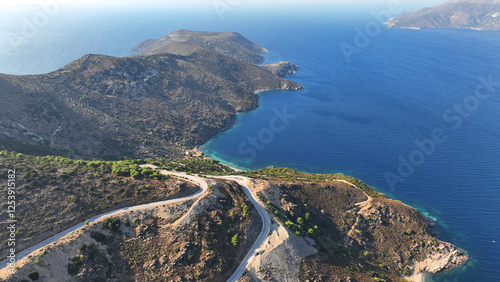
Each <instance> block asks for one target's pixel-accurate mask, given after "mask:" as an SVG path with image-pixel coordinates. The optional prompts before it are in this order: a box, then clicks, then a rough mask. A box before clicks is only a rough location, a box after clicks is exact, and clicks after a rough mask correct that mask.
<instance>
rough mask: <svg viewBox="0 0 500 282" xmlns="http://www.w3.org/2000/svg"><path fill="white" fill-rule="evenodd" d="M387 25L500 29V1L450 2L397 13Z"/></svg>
mask: <svg viewBox="0 0 500 282" xmlns="http://www.w3.org/2000/svg"><path fill="white" fill-rule="evenodd" d="M387 25H388V27H389V28H416V29H421V28H465V29H478V30H500V1H499V0H455V1H449V2H446V3H444V4H441V5H439V6H437V7H431V8H425V9H422V10H419V11H415V12H411V13H404V14H401V15H398V16H396V17H394V18H392V19H391V20H390V21H389V22H387Z"/></svg>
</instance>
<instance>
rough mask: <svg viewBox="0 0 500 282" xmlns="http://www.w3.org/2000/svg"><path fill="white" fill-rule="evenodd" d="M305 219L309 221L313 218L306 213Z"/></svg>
mask: <svg viewBox="0 0 500 282" xmlns="http://www.w3.org/2000/svg"><path fill="white" fill-rule="evenodd" d="M304 218H305V220H309V219H310V218H311V215H310V214H309V213H308V212H306V214H305V216H304Z"/></svg>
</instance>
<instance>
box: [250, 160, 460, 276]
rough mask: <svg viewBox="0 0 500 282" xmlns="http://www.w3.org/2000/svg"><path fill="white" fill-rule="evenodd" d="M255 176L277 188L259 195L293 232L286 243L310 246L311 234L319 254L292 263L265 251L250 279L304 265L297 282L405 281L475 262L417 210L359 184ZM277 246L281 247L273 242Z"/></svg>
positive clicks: (279, 172)
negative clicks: (437, 235)
mask: <svg viewBox="0 0 500 282" xmlns="http://www.w3.org/2000/svg"><path fill="white" fill-rule="evenodd" d="M250 174H251V176H252V177H257V178H263V179H266V180H267V181H268V182H269V183H268V184H265V182H266V181H264V183H261V184H259V185H257V186H259V187H258V188H255V189H256V190H257V191H259V192H258V195H259V197H260V198H261V200H262V202H264V203H267V206H268V210H269V211H270V212H271V214H274V215H275V217H274V220H275V221H276V222H277V223H278V224H279V225H280V226H286V227H287V228H288V230H289V233H288V235H287V236H285V237H287V238H290V239H287V240H285V241H283V242H282V243H281V244H285V245H286V244H289V243H287V242H290V241H293V242H295V243H293V244H299V245H300V244H302V245H304V244H305V245H306V246H307V245H308V244H306V243H298V242H300V239H299V238H304V237H302V236H305V235H307V236H308V237H310V238H312V239H314V241H315V244H314V245H313V246H314V247H316V248H317V250H318V252H317V253H316V254H314V253H313V254H312V255H309V256H285V255H277V254H279V248H277V247H276V246H274V247H272V248H270V249H269V250H262V251H263V255H262V256H263V257H264V258H263V259H260V260H257V261H256V262H255V263H254V268H253V270H252V271H250V272H249V273H248V274H247V278H252V279H257V280H258V281H273V279H272V278H271V277H282V275H283V273H290V272H293V270H290V269H287V268H286V266H283V265H282V266H279V264H278V265H276V264H272V263H267V266H266V264H263V263H262V261H264V262H265V261H268V262H269V261H273V259H274V260H285V261H286V260H287V259H291V260H293V258H295V259H299V261H300V263H299V264H300V267H299V269H298V274H297V278H295V279H296V280H292V281H402V280H404V277H407V278H408V277H410V276H412V275H416V274H421V273H424V272H428V273H436V272H440V271H445V270H450V269H453V268H455V267H458V266H461V265H462V264H464V263H465V262H466V261H467V260H468V256H467V255H466V254H465V252H464V251H463V250H461V249H459V248H457V247H455V246H453V245H451V244H449V243H446V242H442V241H440V240H437V239H436V238H434V237H433V236H431V235H430V233H431V232H432V231H431V230H430V228H431V227H430V226H429V225H428V222H427V220H426V219H425V218H424V217H423V216H422V215H421V214H420V213H419V212H418V211H417V210H416V209H414V208H412V207H410V206H407V205H405V204H403V203H401V202H399V201H395V200H391V199H388V198H387V197H385V196H384V195H382V194H380V193H378V192H376V191H374V190H370V189H371V188H369V187H368V186H366V185H364V184H363V183H362V182H359V180H356V179H353V178H349V177H346V176H343V175H312V174H302V173H298V172H294V171H291V170H288V169H281V168H271V169H266V170H261V171H257V172H252V173H250ZM279 229H280V227H276V230H277V231H276V232H279V231H278V230H279ZM281 233H283V231H281ZM294 233H296V234H294ZM271 236H272V235H271ZM299 236H300V237H299ZM270 238H271V237H270ZM281 238H283V235H282V236H281ZM305 238H307V237H305ZM297 240H299V241H297ZM306 241H307V240H306ZM269 244H270V245H271V246H272V245H273V244H272V242H271V239H270V242H269ZM293 244H292V245H293ZM274 245H276V243H274ZM302 249H305V247H302ZM273 253H274V254H273ZM288 253H289V254H290V252H288ZM266 258H267V259H266ZM278 281H279V279H278Z"/></svg>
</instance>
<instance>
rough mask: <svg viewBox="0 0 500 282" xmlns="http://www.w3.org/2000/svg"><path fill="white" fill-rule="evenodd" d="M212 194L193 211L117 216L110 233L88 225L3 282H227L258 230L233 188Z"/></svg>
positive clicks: (224, 186) (103, 226) (185, 206)
mask: <svg viewBox="0 0 500 282" xmlns="http://www.w3.org/2000/svg"><path fill="white" fill-rule="evenodd" d="M211 189H212V192H211V193H210V194H209V195H207V196H205V197H204V198H202V199H201V200H200V201H197V202H194V203H193V202H192V201H189V202H184V203H181V204H175V205H169V206H164V207H161V208H155V209H152V210H144V211H140V212H132V213H127V214H124V215H121V216H118V217H116V218H114V219H113V220H114V222H115V223H116V222H118V223H117V224H116V225H115V226H116V227H110V225H109V224H108V225H107V223H106V221H104V222H99V223H96V224H92V225H90V226H88V227H86V228H84V229H83V230H80V231H78V232H77V233H76V234H71V235H68V236H67V237H65V238H63V239H62V240H60V241H58V242H57V243H55V244H52V245H50V246H48V247H47V248H45V249H44V250H41V251H40V252H38V253H37V255H35V256H32V257H31V258H26V259H24V260H23V261H22V262H21V263H20V264H21V267H20V269H19V270H18V271H17V272H16V274H15V275H13V276H10V277H9V278H8V279H7V281H19V280H21V279H28V276H29V274H30V273H34V272H36V273H38V275H39V277H40V279H41V281H195V280H208V281H226V280H227V278H228V277H229V276H230V275H231V274H232V271H234V269H235V268H236V267H237V266H238V264H239V262H240V261H241V259H242V258H243V257H244V256H245V254H246V251H247V250H248V249H249V248H250V246H251V245H252V244H253V241H254V240H255V238H256V237H257V234H258V233H259V231H260V226H261V222H260V218H259V216H258V215H257V214H256V213H255V212H253V208H252V205H251V203H250V202H249V201H248V199H247V198H246V197H245V195H244V193H243V192H242V190H241V188H240V187H239V186H238V185H237V184H235V183H229V182H224V181H218V182H217V183H216V184H214V185H212V187H211ZM182 215H184V216H182ZM181 216H182V217H181ZM110 222H111V220H110ZM234 238H237V239H234ZM27 281H29V280H27Z"/></svg>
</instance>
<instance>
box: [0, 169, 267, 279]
mask: <svg viewBox="0 0 500 282" xmlns="http://www.w3.org/2000/svg"><path fill="white" fill-rule="evenodd" d="M141 167H150V168H152V169H155V170H156V169H157V168H158V167H157V166H154V165H150V164H147V165H142V166H141ZM159 172H160V173H161V174H164V175H173V176H177V177H181V178H185V179H187V180H190V181H192V182H194V183H196V184H197V185H198V186H199V187H200V190H198V191H197V192H196V193H194V194H192V195H189V196H185V197H181V198H177V199H171V200H166V201H161V202H155V203H149V204H144V205H138V206H131V207H124V208H120V209H117V210H114V211H110V212H107V213H103V214H100V215H97V216H94V217H92V218H90V219H89V220H88V221H89V223H96V222H99V221H102V220H104V219H106V218H110V217H114V216H118V215H121V214H124V213H128V212H132V211H140V210H147V209H151V208H156V207H160V206H164V205H168V204H176V203H180V202H184V201H188V200H193V199H197V198H200V196H202V195H203V194H205V193H206V192H207V191H208V182H207V179H206V178H202V177H198V176H194V175H187V174H185V173H183V172H174V171H167V170H160V171H159ZM213 178H216V179H225V180H231V181H235V182H237V183H238V184H239V185H240V186H241V187H242V189H243V191H244V192H245V194H246V195H247V197H248V198H249V199H250V201H251V202H252V204H253V205H254V206H255V208H256V210H257V212H258V213H259V215H260V217H261V218H262V222H263V227H262V230H261V232H260V234H259V236H258V237H257V240H256V241H255V242H254V244H253V245H252V248H251V249H250V250H249V251H248V253H247V255H246V256H245V258H244V259H243V261H242V262H241V264H240V265H239V266H238V268H237V269H236V271H235V272H234V273H233V275H232V276H231V277H230V278H229V279H228V281H229V282H236V281H238V279H239V278H240V277H241V276H242V275H243V273H244V272H245V270H246V268H247V266H248V265H249V264H250V263H251V262H252V260H253V258H254V256H255V253H256V251H257V250H258V249H259V247H260V246H261V245H262V244H263V243H264V241H265V239H266V238H267V235H268V233H269V229H270V219H269V215H268V214H267V211H266V209H265V207H264V206H263V205H262V204H261V203H260V201H259V200H258V197H257V196H256V195H255V194H254V193H253V192H252V191H251V190H250V189H249V188H248V187H247V186H248V185H249V183H250V179H249V178H247V177H243V176H218V177H215V176H214V177H213ZM208 181H211V180H210V179H208ZM194 205H195V204H193V206H194ZM85 222H86V221H83V222H81V223H80V224H77V225H75V226H73V227H70V228H68V229H66V230H64V231H62V232H60V233H58V234H56V235H54V236H52V237H49V238H47V239H45V240H44V241H42V242H40V243H38V244H36V245H34V246H32V247H30V248H27V249H25V250H23V251H21V252H19V253H17V254H16V261H19V260H21V259H23V258H25V257H27V256H29V255H30V254H33V253H35V252H37V251H38V250H40V249H42V248H44V247H46V246H48V245H50V244H52V243H54V242H56V241H57V240H59V239H61V238H63V237H65V236H67V235H69V234H71V233H73V232H75V231H78V230H80V229H82V228H83V227H85V225H86V224H85ZM8 263H9V261H8V259H5V260H3V261H2V262H1V263H0V273H6V271H5V270H6V267H7V265H8ZM2 276H3V275H2Z"/></svg>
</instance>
